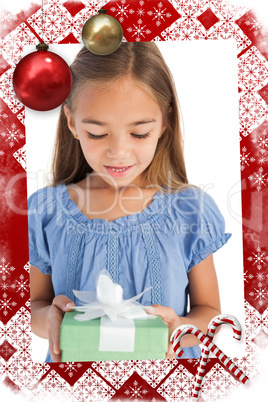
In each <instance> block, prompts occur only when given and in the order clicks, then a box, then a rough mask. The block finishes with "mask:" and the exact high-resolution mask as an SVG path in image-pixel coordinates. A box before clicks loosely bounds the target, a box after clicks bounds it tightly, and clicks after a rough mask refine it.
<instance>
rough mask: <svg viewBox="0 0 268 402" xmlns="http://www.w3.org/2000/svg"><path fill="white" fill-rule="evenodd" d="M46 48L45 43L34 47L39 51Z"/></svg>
mask: <svg viewBox="0 0 268 402" xmlns="http://www.w3.org/2000/svg"><path fill="white" fill-rule="evenodd" d="M48 47H49V46H48V45H47V44H46V43H45V42H40V43H39V44H38V45H36V49H37V50H41V51H46V50H47V49H48Z"/></svg>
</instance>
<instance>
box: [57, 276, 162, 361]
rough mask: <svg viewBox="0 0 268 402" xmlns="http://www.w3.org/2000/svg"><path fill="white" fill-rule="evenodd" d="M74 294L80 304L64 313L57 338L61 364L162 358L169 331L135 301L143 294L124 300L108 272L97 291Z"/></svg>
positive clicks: (101, 277)
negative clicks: (60, 352)
mask: <svg viewBox="0 0 268 402" xmlns="http://www.w3.org/2000/svg"><path fill="white" fill-rule="evenodd" d="M147 290H149V289H146V290H145V291H144V292H146V291H147ZM73 292H74V294H75V296H76V298H78V299H80V300H81V301H82V305H80V306H76V310H77V311H72V312H68V313H65V316H64V319H63V322H62V325H61V337H60V347H61V350H62V361H63V362H68V361H71V362H73V361H104V360H146V359H164V358H165V356H166V352H167V349H168V328H167V326H166V325H165V324H164V322H163V321H162V319H161V318H160V317H156V316H153V315H151V314H147V313H146V311H145V309H144V306H142V305H141V304H139V303H138V302H137V299H138V298H140V297H141V295H142V294H143V293H144V292H142V293H140V294H139V295H137V296H135V297H133V298H131V299H128V300H124V299H123V289H122V287H121V286H120V285H118V284H115V283H114V282H113V281H112V279H111V278H110V276H109V275H108V274H107V272H102V273H101V274H100V275H99V277H98V280H97V285H96V292H83V291H82V292H81V291H75V290H74V291H73Z"/></svg>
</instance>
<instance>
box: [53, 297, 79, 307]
mask: <svg viewBox="0 0 268 402" xmlns="http://www.w3.org/2000/svg"><path fill="white" fill-rule="evenodd" d="M52 305H53V306H56V307H58V308H59V309H60V310H62V311H71V310H73V309H74V307H75V304H74V302H73V301H72V300H71V299H69V298H68V297H67V296H63V295H58V296H56V297H54V299H53V302H52Z"/></svg>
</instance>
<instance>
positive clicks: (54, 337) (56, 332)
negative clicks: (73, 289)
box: [47, 295, 75, 362]
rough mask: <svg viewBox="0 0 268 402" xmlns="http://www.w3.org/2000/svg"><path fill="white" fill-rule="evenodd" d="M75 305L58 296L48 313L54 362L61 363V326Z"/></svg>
mask: <svg viewBox="0 0 268 402" xmlns="http://www.w3.org/2000/svg"><path fill="white" fill-rule="evenodd" d="M74 307H75V304H74V303H73V302H72V300H70V299H69V298H68V297H66V296H62V295H58V296H56V297H55V298H54V299H53V301H52V304H51V306H50V309H49V312H48V317H47V319H48V341H49V352H50V354H51V357H52V360H53V362H60V361H61V350H60V326H61V322H62V320H63V316H64V314H65V312H66V311H72V310H73V309H74Z"/></svg>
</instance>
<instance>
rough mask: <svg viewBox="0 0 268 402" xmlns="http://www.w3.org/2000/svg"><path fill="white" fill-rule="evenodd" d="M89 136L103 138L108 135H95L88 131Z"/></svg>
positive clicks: (97, 138)
mask: <svg viewBox="0 0 268 402" xmlns="http://www.w3.org/2000/svg"><path fill="white" fill-rule="evenodd" d="M88 136H89V138H92V139H93V140H101V139H102V138H104V137H105V136H106V134H102V135H94V134H91V133H88Z"/></svg>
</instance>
